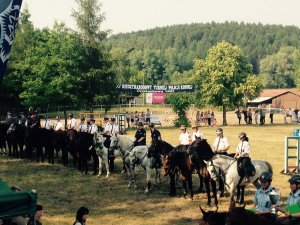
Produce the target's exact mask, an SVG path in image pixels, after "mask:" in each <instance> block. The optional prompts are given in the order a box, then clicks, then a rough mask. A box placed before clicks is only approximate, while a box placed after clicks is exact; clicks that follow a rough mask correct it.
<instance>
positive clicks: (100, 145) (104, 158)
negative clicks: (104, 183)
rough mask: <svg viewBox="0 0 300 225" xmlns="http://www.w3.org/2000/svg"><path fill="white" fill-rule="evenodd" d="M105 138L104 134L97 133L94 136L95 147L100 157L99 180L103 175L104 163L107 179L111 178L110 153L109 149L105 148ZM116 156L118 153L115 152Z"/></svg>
mask: <svg viewBox="0 0 300 225" xmlns="http://www.w3.org/2000/svg"><path fill="white" fill-rule="evenodd" d="M104 141H105V137H103V135H102V134H100V133H96V134H95V136H94V146H95V149H96V153H97V155H98V160H99V172H98V178H99V177H101V175H102V163H103V162H104V164H105V168H106V177H109V175H110V171H109V163H108V155H109V151H108V148H106V147H105V146H104ZM115 154H117V152H116V151H115Z"/></svg>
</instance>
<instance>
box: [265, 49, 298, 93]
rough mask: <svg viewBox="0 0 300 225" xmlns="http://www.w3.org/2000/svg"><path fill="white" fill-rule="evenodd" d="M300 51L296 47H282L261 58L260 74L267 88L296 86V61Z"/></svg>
mask: <svg viewBox="0 0 300 225" xmlns="http://www.w3.org/2000/svg"><path fill="white" fill-rule="evenodd" d="M299 51H300V50H297V49H296V48H294V47H286V48H281V49H280V50H279V52H277V53H274V54H272V55H268V56H267V57H266V58H263V59H262V60H260V76H261V77H262V80H263V85H264V87H266V88H293V87H295V86H296V82H297V81H296V77H297V75H296V74H295V71H296V70H297V69H296V68H295V67H296V62H297V60H298V59H299V58H298V55H299Z"/></svg>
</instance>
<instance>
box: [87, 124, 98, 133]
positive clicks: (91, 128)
mask: <svg viewBox="0 0 300 225" xmlns="http://www.w3.org/2000/svg"><path fill="white" fill-rule="evenodd" d="M97 132H98V127H97V125H96V124H94V123H93V124H92V125H90V126H89V128H88V133H90V134H95V133H97Z"/></svg>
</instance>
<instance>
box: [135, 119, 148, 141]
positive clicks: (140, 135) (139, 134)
mask: <svg viewBox="0 0 300 225" xmlns="http://www.w3.org/2000/svg"><path fill="white" fill-rule="evenodd" d="M137 125H138V130H137V131H136V133H135V136H134V137H135V141H134V142H133V145H134V146H140V145H146V130H145V129H144V124H143V123H142V122H138V124H137Z"/></svg>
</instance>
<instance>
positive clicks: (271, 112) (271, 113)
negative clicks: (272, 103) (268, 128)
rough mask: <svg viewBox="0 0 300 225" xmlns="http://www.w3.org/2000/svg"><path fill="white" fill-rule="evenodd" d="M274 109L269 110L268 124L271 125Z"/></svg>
mask: <svg viewBox="0 0 300 225" xmlns="http://www.w3.org/2000/svg"><path fill="white" fill-rule="evenodd" d="M273 117H274V109H270V124H273Z"/></svg>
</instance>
